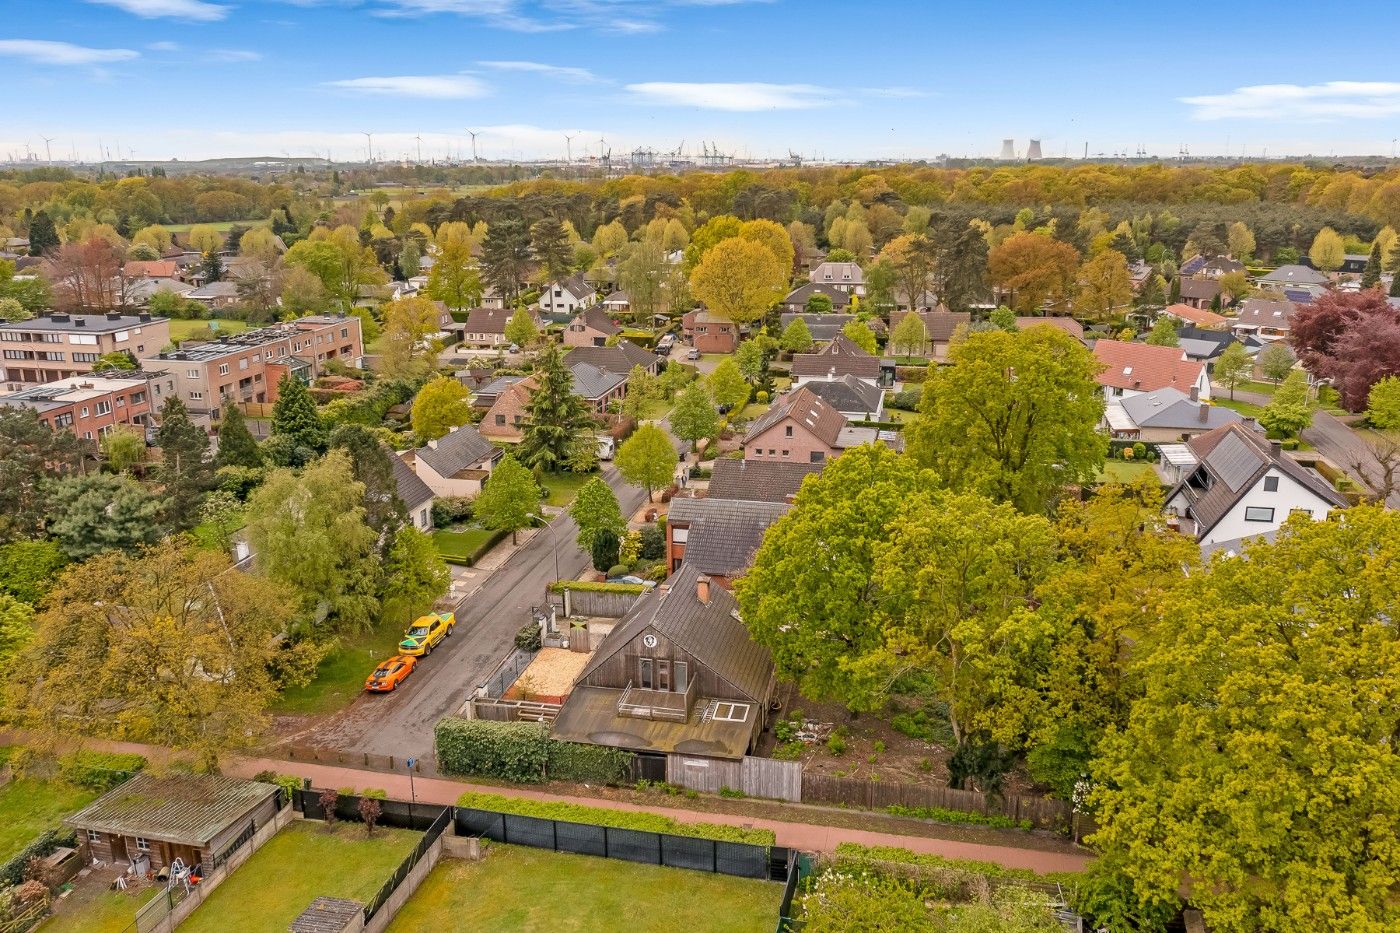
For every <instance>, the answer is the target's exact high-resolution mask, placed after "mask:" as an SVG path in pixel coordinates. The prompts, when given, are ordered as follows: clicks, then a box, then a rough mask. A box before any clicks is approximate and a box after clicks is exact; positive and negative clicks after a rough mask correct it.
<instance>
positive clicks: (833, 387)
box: [802, 375, 884, 417]
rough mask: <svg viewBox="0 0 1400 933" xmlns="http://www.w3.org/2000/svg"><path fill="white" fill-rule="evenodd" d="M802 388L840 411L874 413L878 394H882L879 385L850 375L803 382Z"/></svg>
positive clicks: (878, 404) (877, 405)
mask: <svg viewBox="0 0 1400 933" xmlns="http://www.w3.org/2000/svg"><path fill="white" fill-rule="evenodd" d="M802 388H804V389H806V390H808V391H809V392H811V393H812V394H813V395H815V396H816V397H817V398H819V399H821V400H822V401H823V402H826V403H827V404H828V405H830V406H831V407H832V408H834V409H836V410H837V411H840V412H848V411H849V412H868V413H870V414H874V412H875V410H876V409H877V408H879V407H880V396H881V395H883V394H884V393H883V392H882V391H881V390H880V387H879V386H873V385H871V384H870V383H868V382H865V381H863V380H861V379H857V378H856V377H855V376H851V375H845V376H838V377H837V378H836V380H835V381H833V382H828V381H826V380H815V381H812V382H804V383H802ZM862 417H864V416H863V415H862Z"/></svg>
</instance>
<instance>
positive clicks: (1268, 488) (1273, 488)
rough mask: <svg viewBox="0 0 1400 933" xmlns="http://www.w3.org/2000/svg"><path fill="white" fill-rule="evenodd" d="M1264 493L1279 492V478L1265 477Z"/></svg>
mask: <svg viewBox="0 0 1400 933" xmlns="http://www.w3.org/2000/svg"><path fill="white" fill-rule="evenodd" d="M1264 491H1265V492H1278V477H1277V476H1266V477H1264Z"/></svg>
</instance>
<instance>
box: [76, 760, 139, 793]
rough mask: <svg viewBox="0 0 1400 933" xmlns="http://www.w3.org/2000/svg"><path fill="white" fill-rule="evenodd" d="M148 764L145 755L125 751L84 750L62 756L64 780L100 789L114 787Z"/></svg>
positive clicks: (99, 790) (96, 789) (106, 789)
mask: <svg viewBox="0 0 1400 933" xmlns="http://www.w3.org/2000/svg"><path fill="white" fill-rule="evenodd" d="M144 767H146V759H145V758H144V757H142V756H141V755H134V754H127V753H122V752H97V751H88V750H83V751H77V752H73V753H72V754H69V755H64V756H62V757H61V758H59V759H58V773H59V774H61V775H62V776H63V778H64V780H66V781H68V782H69V783H70V784H77V785H78V786H79V787H86V788H87V789H88V790H95V791H98V792H103V791H109V790H111V789H112V788H113V787H116V786H117V785H118V784H120V783H121V782H123V781H125V780H126V779H127V778H129V777H131V776H132V775H133V774H135V773H136V772H137V771H140V770H141V769H142V768H144Z"/></svg>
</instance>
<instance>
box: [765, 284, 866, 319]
mask: <svg viewBox="0 0 1400 933" xmlns="http://www.w3.org/2000/svg"><path fill="white" fill-rule="evenodd" d="M817 295H825V296H826V297H827V298H828V299H829V300H830V301H831V310H832V311H833V312H836V313H838V314H840V313H844V312H845V310H846V309H847V308H849V307H850V306H851V295H850V293H849V292H845V291H842V290H841V289H839V288H837V287H836V286H834V285H828V284H827V283H825V282H808V283H807V284H806V285H802V286H800V287H798V288H795V289H793V290H792V291H790V292H788V294H787V297H786V298H784V299H783V300H782V301H781V302H779V304H778V306H779V307H780V308H781V309H782V310H783V312H784V313H788V314H802V313H804V312H805V311H806V310H807V302H809V301H811V300H812V298H814V297H816V296H817Z"/></svg>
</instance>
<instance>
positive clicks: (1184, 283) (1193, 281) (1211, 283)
mask: <svg viewBox="0 0 1400 933" xmlns="http://www.w3.org/2000/svg"><path fill="white" fill-rule="evenodd" d="M1218 294H1220V283H1219V282H1217V281H1216V280H1215V279H1202V278H1182V280H1181V297H1182V298H1195V299H1196V300H1197V301H1209V300H1211V299H1212V298H1214V297H1215V296H1216V295H1218Z"/></svg>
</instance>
